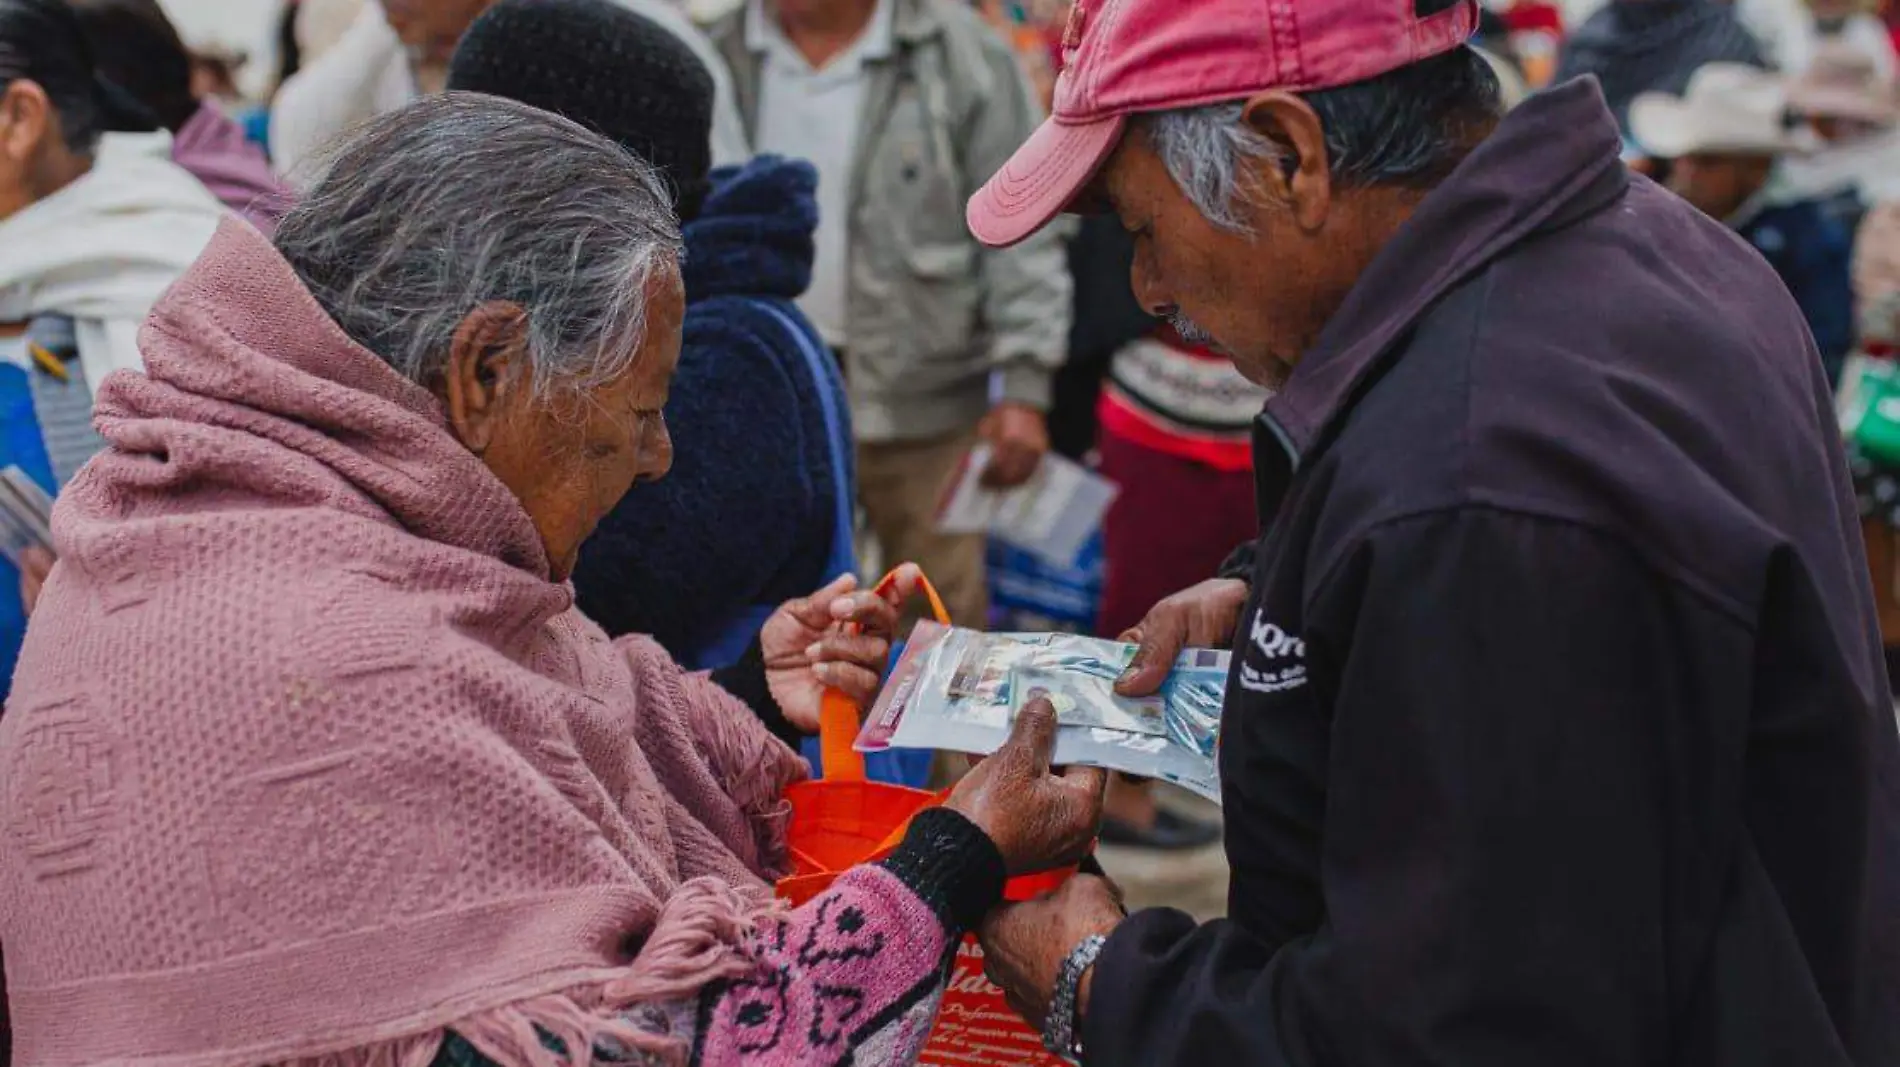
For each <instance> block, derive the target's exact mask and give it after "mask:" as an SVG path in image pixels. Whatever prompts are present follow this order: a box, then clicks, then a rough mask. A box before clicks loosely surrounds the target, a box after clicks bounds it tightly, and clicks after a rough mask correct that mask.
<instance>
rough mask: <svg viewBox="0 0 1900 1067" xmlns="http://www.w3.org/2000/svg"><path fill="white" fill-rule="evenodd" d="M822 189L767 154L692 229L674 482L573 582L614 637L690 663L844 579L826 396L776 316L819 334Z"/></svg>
mask: <svg viewBox="0 0 1900 1067" xmlns="http://www.w3.org/2000/svg"><path fill="white" fill-rule="evenodd" d="M816 190H817V174H816V172H815V171H814V170H813V169H812V168H811V165H810V164H808V163H804V162H802V161H793V160H783V159H778V158H776V157H770V156H765V157H760V158H759V159H756V160H754V161H752V162H751V163H750V164H747V165H746V166H745V167H744V168H743V169H740V170H737V171H722V172H719V173H717V174H715V175H714V187H713V191H712V193H711V195H710V196H708V197H707V199H706V203H705V206H704V207H703V208H702V209H701V212H700V215H699V217H698V218H697V219H694V220H693V221H691V222H689V223H688V224H687V225H686V227H685V236H686V259H685V262H684V264H683V270H684V274H685V281H686V322H685V328H684V339H683V342H682V346H681V352H680V364H679V372H678V373H677V374H676V375H675V376H674V379H673V389H672V394H671V397H670V398H669V400H668V402H667V406H666V422H667V428H668V429H669V430H670V431H671V433H672V436H673V470H672V473H671V474H669V475H668V476H667V477H665V478H663V479H661V480H660V481H657V482H651V483H646V484H642V485H637V486H635V487H634V488H633V490H632V491H631V492H629V493H628V494H627V495H626V497H625V498H624V499H623V500H622V501H621V502H620V504H619V506H618V507H616V508H615V509H614V510H613V512H612V513H611V514H610V515H609V516H608V517H607V518H606V520H605V521H603V522H602V523H601V525H600V528H599V529H598V530H596V531H595V533H594V535H593V537H592V538H590V539H589V540H588V541H587V543H586V544H585V545H584V546H583V547H582V549H581V559H580V565H579V567H578V568H577V569H576V571H575V575H574V586H575V590H576V592H577V594H578V602H579V604H580V607H581V610H582V611H583V612H585V613H586V614H587V615H588V617H590V618H592V619H593V620H594V621H596V622H598V623H600V624H601V626H603V627H604V628H605V629H606V630H607V632H608V633H610V634H612V635H614V636H616V637H617V636H620V635H622V634H628V633H642V634H651V635H652V636H653V637H654V638H655V639H657V640H658V641H659V642H660V644H661V645H663V646H665V648H666V649H667V650H668V651H669V652H672V653H673V654H674V655H675V656H676V657H681V658H683V659H691V658H693V657H692V655H691V654H692V653H693V652H694V651H695V650H697V649H698V648H700V647H701V646H702V645H703V644H704V643H706V642H707V641H710V640H712V639H714V638H716V637H717V636H718V635H719V634H720V633H721V631H722V629H723V628H724V626H725V625H726V624H727V622H728V621H729V620H731V619H732V618H733V617H734V616H736V615H738V614H740V613H742V612H745V611H747V610H749V609H751V608H753V607H754V606H756V605H762V604H774V605H776V604H779V603H782V602H783V601H785V600H788V599H790V598H792V597H797V596H805V595H808V594H810V593H811V592H812V591H813V590H816V589H818V588H819V587H821V586H822V585H824V584H825V582H827V581H829V580H830V579H832V578H834V577H836V575H834V574H827V573H825V571H826V570H827V559H828V556H829V554H830V550H831V548H832V538H833V534H834V532H835V531H836V529H837V525H838V523H837V521H836V518H835V514H836V510H837V508H836V500H837V492H838V487H837V477H836V472H834V471H833V469H832V462H831V456H830V452H829V451H828V447H827V441H826V429H825V421H824V416H823V413H822V407H821V405H820V403H819V398H818V390H819V389H821V388H825V387H826V383H823V382H819V381H817V380H815V379H814V378H813V376H812V374H811V373H810V371H809V369H808V368H807V366H806V363H805V359H804V357H803V356H802V355H801V354H800V352H799V351H798V348H797V346H796V345H795V344H794V340H793V338H792V336H791V335H790V334H788V332H787V331H786V329H785V326H784V319H782V318H780V317H778V316H775V315H774V314H772V313H771V312H770V311H768V310H766V308H765V307H764V306H762V304H770V305H771V307H772V308H774V309H775V310H776V311H777V312H778V313H779V315H782V316H785V317H787V318H790V319H791V320H792V321H793V322H795V323H797V324H799V325H801V326H803V327H804V328H806V329H809V323H807V322H806V321H805V318H804V316H803V315H801V314H799V312H798V309H797V307H796V306H795V305H793V303H792V300H793V298H795V297H797V296H798V295H799V294H800V293H803V292H804V291H805V288H806V286H807V285H809V284H810V281H811V262H812V232H813V230H814V229H816V227H817V224H818V206H817V200H816ZM841 399H842V398H840V400H841ZM847 440H848V434H847ZM846 455H847V461H846V462H847V465H848V463H849V459H848V457H849V449H848V448H847V449H846ZM845 477H846V484H847V485H849V484H850V473H849V470H848V469H847V471H846V472H845ZM847 533H848V531H847Z"/></svg>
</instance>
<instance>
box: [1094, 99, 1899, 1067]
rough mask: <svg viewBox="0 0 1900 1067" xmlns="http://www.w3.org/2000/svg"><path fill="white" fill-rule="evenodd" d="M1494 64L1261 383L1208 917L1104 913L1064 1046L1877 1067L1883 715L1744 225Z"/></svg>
mask: <svg viewBox="0 0 1900 1067" xmlns="http://www.w3.org/2000/svg"><path fill="white" fill-rule="evenodd" d="M1618 145H1619V141H1618V135H1617V131H1616V126H1615V123H1614V120H1613V119H1612V117H1611V115H1610V113H1609V111H1608V109H1607V108H1606V107H1605V105H1604V103H1603V101H1602V98H1601V96H1600V94H1599V92H1598V90H1597V88H1596V86H1595V84H1594V82H1593V81H1587V80H1586V81H1581V82H1573V83H1569V84H1567V85H1564V86H1561V87H1559V88H1557V89H1554V90H1551V91H1549V92H1547V93H1544V94H1541V95H1539V96H1537V97H1533V98H1532V99H1531V101H1530V102H1529V103H1527V104H1525V105H1523V106H1522V107H1521V108H1519V109H1518V110H1517V111H1515V112H1513V113H1512V114H1511V115H1510V117H1508V118H1507V119H1506V120H1505V122H1504V123H1503V125H1502V126H1501V127H1500V129H1499V130H1498V131H1497V132H1496V133H1495V134H1494V135H1493V136H1492V137H1491V138H1490V139H1489V140H1487V141H1486V142H1485V143H1484V144H1483V145H1482V146H1481V147H1480V148H1479V149H1478V150H1477V151H1476V152H1475V153H1474V154H1473V155H1472V156H1471V158H1469V159H1468V160H1467V161H1466V162H1465V163H1464V164H1463V165H1462V166H1461V167H1460V168H1459V169H1458V170H1457V172H1456V173H1455V174H1453V176H1452V177H1451V178H1450V179H1449V181H1448V182H1447V183H1446V184H1445V185H1444V186H1443V187H1441V188H1439V189H1438V190H1436V191H1434V192H1433V193H1432V194H1431V195H1430V196H1429V197H1427V199H1426V200H1425V201H1424V202H1423V203H1422V204H1421V205H1420V207H1419V209H1418V211H1417V213H1416V214H1415V215H1414V217H1413V218H1412V219H1411V220H1410V221H1409V222H1408V223H1407V224H1406V225H1405V226H1404V227H1403V228H1402V229H1401V230H1400V232H1399V234H1398V235H1397V236H1396V237H1395V238H1394V239H1393V240H1392V242H1391V243H1390V244H1389V245H1388V246H1387V247H1386V248H1385V249H1384V250H1382V251H1381V253H1380V254H1379V255H1378V257H1377V258H1376V259H1375V261H1374V263H1373V264H1372V265H1371V267H1370V268H1369V269H1368V270H1367V271H1366V273H1365V274H1364V276H1363V277H1362V278H1361V279H1360V280H1359V282H1358V284H1357V286H1356V287H1355V288H1354V289H1353V291H1352V293H1351V295H1350V296H1348V298H1347V299H1346V302H1345V305H1344V306H1343V307H1342V308H1341V309H1340V310H1339V312H1338V313H1337V314H1336V315H1334V316H1333V318H1332V321H1331V323H1330V324H1329V325H1328V327H1327V329H1326V330H1325V332H1324V333H1323V334H1322V336H1321V338H1320V339H1319V341H1318V342H1317V344H1316V345H1315V346H1314V348H1313V349H1312V350H1311V351H1309V352H1308V353H1307V354H1306V355H1305V357H1304V359H1303V360H1302V361H1301V363H1300V364H1299V366H1298V368H1297V369H1296V370H1295V372H1294V374H1293V376H1292V379H1291V380H1290V381H1289V382H1288V384H1287V386H1286V387H1285V389H1283V390H1282V391H1281V392H1280V393H1279V394H1278V395H1277V396H1276V397H1275V399H1274V400H1272V401H1271V402H1270V403H1269V404H1268V406H1267V411H1266V414H1265V415H1263V417H1262V423H1261V427H1260V431H1259V441H1258V447H1257V452H1258V478H1259V483H1260V490H1261V501H1262V515H1263V516H1265V517H1266V518H1268V519H1270V520H1271V521H1270V522H1265V523H1263V528H1265V529H1267V530H1268V531H1269V532H1268V533H1267V534H1266V536H1265V537H1264V538H1263V540H1262V541H1261V542H1260V544H1259V546H1258V548H1257V552H1256V554H1255V562H1254V570H1253V576H1252V584H1253V591H1252V592H1253V595H1252V601H1251V603H1250V604H1249V605H1248V607H1247V609H1246V613H1245V614H1244V615H1243V616H1242V618H1241V623H1240V627H1239V632H1238V634H1237V636H1236V643H1235V650H1236V655H1235V670H1234V675H1233V677H1232V678H1231V679H1230V683H1229V691H1228V700H1227V707H1226V711H1225V720H1224V732H1223V737H1222V745H1221V773H1222V783H1223V791H1224V799H1225V807H1226V832H1227V852H1228V857H1229V859H1230V860H1231V863H1232V867H1233V883H1232V894H1231V899H1230V916H1231V917H1230V918H1228V919H1224V920H1220V921H1218V922H1213V923H1209V924H1206V925H1201V926H1197V925H1196V924H1195V923H1194V922H1193V920H1191V919H1190V918H1188V917H1187V916H1185V915H1182V914H1180V913H1178V912H1171V911H1165V910H1157V911H1148V912H1142V913H1139V914H1137V915H1135V916H1133V917H1132V918H1130V919H1129V920H1128V921H1127V922H1126V923H1124V924H1123V926H1122V927H1121V928H1120V929H1119V930H1118V931H1117V932H1116V933H1115V934H1114V935H1113V937H1111V938H1110V940H1109V942H1108V945H1107V946H1106V948H1105V950H1104V951H1103V953H1102V955H1101V957H1100V959H1099V961H1098V962H1097V964H1096V970H1095V974H1094V979H1093V986H1092V989H1093V998H1092V1001H1091V1003H1090V1005H1089V1008H1088V1013H1087V1016H1086V1018H1085V1020H1084V1023H1083V1033H1084V1040H1085V1045H1086V1047H1087V1049H1088V1056H1087V1062H1088V1063H1089V1064H1090V1065H1091V1067H1119V1065H1124V1064H1126V1065H1131V1067H1133V1065H1140V1067H1163V1065H1168V1064H1188V1065H1194V1067H1202V1065H1211V1064H1221V1065H1223V1067H1227V1065H1296V1064H1297V1065H1301V1067H1317V1065H1328V1067H1335V1065H1336V1067H1397V1065H1406V1067H1414V1065H1419V1067H1423V1065H1427V1064H1430V1065H1443V1067H1454V1065H1455V1067H1530V1065H1536V1067H1573V1065H1574V1067H1638V1065H1642V1067H1652V1065H1665V1064H1667V1065H1682V1067H1717V1065H1720V1067H1769V1065H1773V1067H1849V1065H1854V1067H1891V1065H1894V1064H1900V738H1896V735H1895V726H1894V709H1893V703H1892V701H1891V700H1890V698H1889V697H1888V695H1887V679H1886V675H1885V670H1884V667H1883V665H1882V660H1881V649H1880V640H1879V635H1878V633H1877V631H1876V627H1875V622H1874V611H1873V601H1872V595H1871V590H1870V588H1869V584H1868V576H1867V565H1866V561H1865V560H1864V558H1863V556H1862V551H1861V547H1860V537H1859V526H1858V519H1857V517H1856V514H1855V509H1854V505H1853V502H1852V500H1851V499H1850V497H1849V487H1848V478H1847V470H1846V465H1845V462H1844V459H1843V456H1842V452H1841V445H1840V440H1839V436H1838V430H1837V429H1836V426H1835V421H1834V416H1833V413H1832V404H1831V401H1830V398H1829V394H1828V388H1827V385H1826V383H1825V382H1824V381H1823V380H1822V373H1821V366H1820V362H1819V360H1818V359H1817V358H1816V353H1815V350H1814V347H1813V345H1812V343H1811V341H1810V340H1809V337H1808V331H1807V329H1806V327H1805V326H1804V324H1803V322H1802V319H1801V315H1800V312H1799V310H1798V309H1797V308H1796V307H1795V306H1794V303H1793V302H1792V301H1791V300H1789V298H1788V296H1787V293H1786V291H1785V290H1784V289H1783V287H1782V285H1781V284H1780V282H1779V281H1777V280H1776V278H1775V276H1774V274H1773V272H1771V271H1770V270H1769V269H1768V267H1767V266H1766V265H1765V264H1763V262H1762V261H1761V258H1760V257H1759V256H1756V255H1755V254H1753V253H1752V252H1750V251H1749V250H1748V248H1747V247H1746V246H1745V245H1744V244H1743V243H1742V242H1741V241H1740V240H1739V239H1738V238H1737V237H1736V236H1735V235H1734V234H1733V233H1731V232H1730V231H1729V230H1728V229H1726V228H1725V227H1723V226H1721V225H1719V224H1717V223H1714V222H1711V221H1709V220H1708V219H1706V218H1703V217H1702V216H1701V215H1699V214H1698V213H1697V212H1695V211H1694V210H1693V209H1691V208H1689V207H1688V206H1687V205H1686V204H1684V203H1683V202H1681V201H1680V200H1678V199H1676V198H1675V197H1673V196H1671V195H1669V194H1668V193H1666V192H1664V191H1663V190H1661V189H1660V188H1658V187H1656V186H1655V185H1653V184H1651V183H1650V182H1648V181H1646V180H1643V179H1640V178H1637V179H1633V178H1632V177H1630V176H1629V175H1628V174H1627V173H1626V172H1625V170H1624V168H1623V167H1622V166H1621V165H1620V164H1619V162H1618V160H1617V153H1618Z"/></svg>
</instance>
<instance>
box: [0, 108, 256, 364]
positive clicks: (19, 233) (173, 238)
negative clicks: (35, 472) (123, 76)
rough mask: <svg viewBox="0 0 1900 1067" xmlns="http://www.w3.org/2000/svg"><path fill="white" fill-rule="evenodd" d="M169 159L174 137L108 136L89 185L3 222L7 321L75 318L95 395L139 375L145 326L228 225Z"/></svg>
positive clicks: (0, 303)
mask: <svg viewBox="0 0 1900 1067" xmlns="http://www.w3.org/2000/svg"><path fill="white" fill-rule="evenodd" d="M170 152H171V138H170V137H169V136H168V135H166V134H106V135H105V136H104V137H102V138H100V142H99V147H98V150H97V151H96V152H95V153H94V156H93V165H92V169H91V170H90V171H88V172H87V173H86V174H85V175H84V176H82V177H80V178H79V179H78V180H77V181H74V182H73V183H72V184H71V185H68V186H66V187H65V188H64V189H61V190H60V191H58V192H56V193H54V194H53V195H51V196H49V197H46V198H45V199H43V200H40V201H37V202H35V203H33V204H31V205H29V206H28V207H26V208H25V209H24V210H22V211H19V212H17V213H15V214H13V215H11V216H9V217H7V218H5V219H0V322H24V321H26V320H28V319H31V318H33V317H35V316H37V315H44V314H58V315H65V316H68V317H70V318H72V319H73V320H74V325H75V327H76V330H77V333H78V337H79V359H80V365H81V368H82V369H83V370H84V371H85V375H86V381H87V383H88V384H89V385H91V386H92V387H94V388H97V387H98V385H99V382H100V380H101V379H102V378H104V377H105V376H106V374H107V373H109V372H111V371H114V370H120V369H126V368H129V369H133V370H137V369H139V368H140V366H141V361H140V359H139V351H138V328H139V325H140V323H142V322H143V321H144V320H145V315H146V313H147V312H149V311H150V310H151V309H152V305H153V304H154V303H156V302H157V301H158V297H159V294H161V293H163V292H164V291H165V287H166V286H168V285H170V284H171V283H172V282H173V281H174V280H175V279H176V278H177V277H178V276H179V275H180V274H182V273H184V270H185V268H186V267H189V266H190V265H191V263H192V261H193V260H195V259H197V258H198V253H199V252H201V251H203V249H204V247H205V245H206V244H207V243H208V242H209V241H210V240H211V234H212V233H213V232H214V231H215V230H216V229H217V228H218V220H219V219H221V218H223V217H224V208H223V207H222V206H221V205H220V204H219V203H218V201H217V199H216V198H215V197H213V196H212V195H211V193H210V192H208V191H206V189H205V187H204V186H203V185H200V184H199V183H198V180H197V179H196V178H193V177H192V176H191V175H190V174H187V173H186V172H185V171H183V170H181V169H179V168H178V167H177V166H176V165H175V164H173V163H172V162H171V154H170ZM11 355H12V358H13V359H15V360H19V359H23V358H24V357H23V356H21V355H18V354H11Z"/></svg>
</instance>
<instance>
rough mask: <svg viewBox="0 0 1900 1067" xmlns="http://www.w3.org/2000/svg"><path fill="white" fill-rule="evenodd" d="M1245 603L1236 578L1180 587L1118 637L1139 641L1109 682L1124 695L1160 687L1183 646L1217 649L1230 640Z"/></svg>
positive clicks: (1243, 584) (1243, 585) (1244, 591)
mask: <svg viewBox="0 0 1900 1067" xmlns="http://www.w3.org/2000/svg"><path fill="white" fill-rule="evenodd" d="M1246 606H1247V583H1246V582H1243V581H1241V580H1239V579H1238V578H1215V579H1212V580H1210V581H1205V582H1202V583H1201V584H1199V585H1197V586H1194V587H1193V588H1191V589H1184V590H1182V591H1181V592H1179V593H1176V594H1174V595H1173V596H1171V597H1169V598H1168V599H1166V600H1163V601H1162V602H1161V603H1159V604H1156V605H1155V606H1154V607H1153V608H1150V609H1149V611H1148V614H1147V615H1146V616H1145V617H1143V618H1142V620H1141V622H1140V623H1139V624H1138V625H1136V627H1135V628H1134V629H1132V630H1130V631H1128V632H1127V633H1125V634H1122V637H1121V639H1122V640H1123V641H1129V642H1133V643H1135V644H1139V645H1140V646H1141V647H1140V648H1139V649H1137V650H1136V651H1135V658H1134V659H1133V660H1132V661H1131V662H1130V663H1129V664H1128V669H1127V670H1126V671H1123V672H1122V676H1121V677H1120V678H1119V679H1117V680H1116V682H1115V692H1117V693H1119V694H1121V695H1122V696H1125V697H1145V696H1149V695H1151V694H1153V693H1157V692H1159V691H1160V690H1161V683H1163V682H1165V681H1167V680H1168V672H1169V671H1171V670H1173V669H1174V660H1175V657H1177V656H1179V655H1180V654H1181V650H1182V649H1184V648H1218V647H1220V646H1222V645H1225V644H1227V643H1228V642H1230V641H1232V640H1233V639H1234V627H1235V625H1237V624H1238V623H1239V622H1240V612H1241V610H1242V609H1243V608H1245V607H1246Z"/></svg>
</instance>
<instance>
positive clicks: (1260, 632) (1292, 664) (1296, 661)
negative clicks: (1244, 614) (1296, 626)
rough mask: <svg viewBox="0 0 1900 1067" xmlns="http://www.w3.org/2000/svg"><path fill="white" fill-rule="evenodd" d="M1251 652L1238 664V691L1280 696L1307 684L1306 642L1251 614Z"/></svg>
mask: <svg viewBox="0 0 1900 1067" xmlns="http://www.w3.org/2000/svg"><path fill="white" fill-rule="evenodd" d="M1248 641H1249V644H1250V646H1251V647H1250V648H1249V649H1248V653H1247V655H1246V657H1245V658H1244V659H1242V661H1241V664H1240V687H1241V688H1242V689H1248V690H1251V691H1253V692H1255V693H1282V692H1285V691H1286V690H1289V689H1298V688H1299V687H1300V686H1303V685H1305V684H1306V642H1305V641H1303V640H1301V639H1300V638H1298V637H1295V636H1294V635H1292V634H1290V633H1287V632H1286V630H1284V629H1282V628H1281V627H1280V626H1278V625H1277V624H1275V623H1272V622H1268V621H1267V615H1266V610H1265V609H1264V608H1263V609H1260V610H1258V611H1256V612H1255V613H1254V617H1253V625H1252V627H1251V628H1250V629H1249V633H1248Z"/></svg>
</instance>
